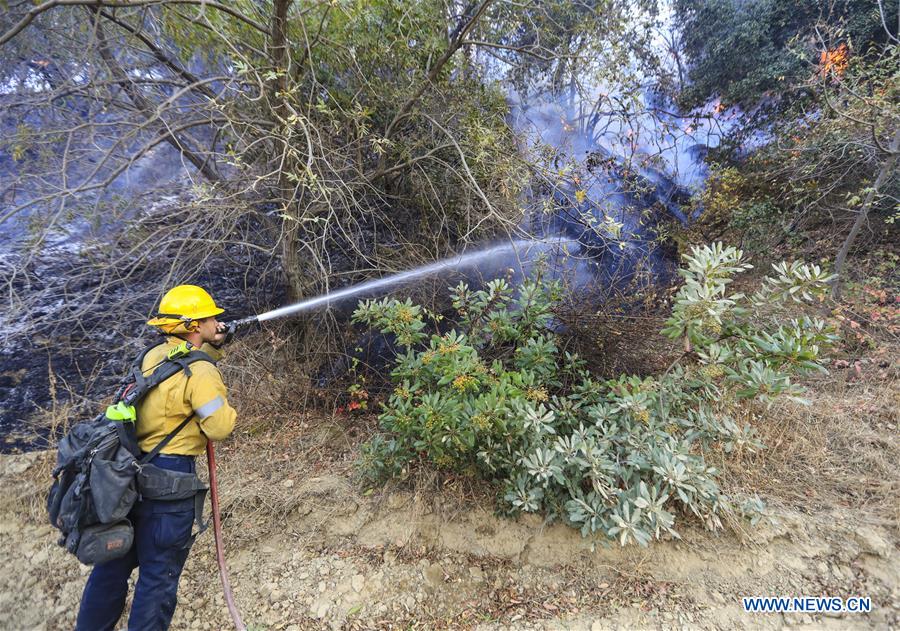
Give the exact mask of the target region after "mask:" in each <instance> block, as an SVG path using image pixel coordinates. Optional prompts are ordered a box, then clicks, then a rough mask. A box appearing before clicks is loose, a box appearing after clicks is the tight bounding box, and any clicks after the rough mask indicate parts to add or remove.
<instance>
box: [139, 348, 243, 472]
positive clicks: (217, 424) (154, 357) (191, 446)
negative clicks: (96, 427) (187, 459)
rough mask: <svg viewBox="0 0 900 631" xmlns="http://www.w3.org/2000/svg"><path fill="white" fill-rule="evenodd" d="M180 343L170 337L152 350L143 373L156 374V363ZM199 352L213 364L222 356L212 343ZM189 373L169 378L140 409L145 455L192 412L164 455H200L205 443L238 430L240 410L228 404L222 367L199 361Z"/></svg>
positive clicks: (145, 398)
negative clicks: (210, 359) (221, 372)
mask: <svg viewBox="0 0 900 631" xmlns="http://www.w3.org/2000/svg"><path fill="white" fill-rule="evenodd" d="M182 341H183V340H181V339H179V338H177V337H174V336H173V337H167V338H166V343H165V344H160V345H159V346H157V347H156V348H153V349H151V350H150V351H149V352H148V353H147V355H146V356H145V357H144V362H143V364H142V365H141V369H142V370H143V371H144V374H145V375H150V374H152V373H153V369H154V368H155V367H156V366H157V364H159V363H160V362H161V361H162V360H163V359H164V358H165V357H166V355H167V354H168V352H169V351H170V350H171V349H172V348H173V347H175V346H177V345H178V344H181V343H182ZM200 350H201V351H203V352H204V353H206V354H208V355H209V356H210V357H212V358H213V359H215V360H218V359H221V357H222V353H221V351H219V350H217V349H215V348H213V347H212V346H210V345H209V344H204V345H203V346H202V347H200ZM190 371H191V376H190V377H188V376H187V375H186V374H185V373H184V372H179V373H177V374H175V375H173V376H172V377H169V378H168V379H167V380H165V381H163V382H162V383H161V384H159V385H158V386H157V387H156V388H154V389H152V390H151V391H150V392H149V393H147V396H145V397H144V400H143V401H141V403H140V405H138V407H137V437H138V444H139V445H140V448H141V449H142V450H143V451H150V450H151V449H153V448H154V447H155V446H156V445H157V444H159V442H160V441H161V440H162V439H163V438H165V436H166V435H167V434H169V432H171V431H172V430H174V429H175V428H176V427H178V425H179V424H180V423H181V422H182V421H183V420H184V419H186V418H187V417H188V416H190V415H191V414H194V420H193V421H191V422H190V423H188V424H187V425H186V426H185V427H184V428H183V429H182V430H181V431H180V432H178V434H177V435H176V436H175V437H174V438H173V439H172V440H171V442H169V444H168V445H166V446H165V447H164V448H163V449H162V452H161V453H164V454H180V455H184V456H196V455H198V454H201V453H203V451H204V450H205V449H206V441H207V440H222V439H223V438H226V437H227V436H228V435H229V434H230V433H231V431H232V430H233V429H234V421H235V418H237V412H235V410H234V408H232V407H231V406H230V405H228V399H227V398H226V390H225V384H224V383H223V382H222V375H221V374H220V373H219V369H218V368H216V367H215V365H214V364H211V363H210V362H208V361H197V362H194V363H192V364H191V365H190Z"/></svg>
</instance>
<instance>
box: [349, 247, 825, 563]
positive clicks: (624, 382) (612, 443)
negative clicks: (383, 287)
mask: <svg viewBox="0 0 900 631" xmlns="http://www.w3.org/2000/svg"><path fill="white" fill-rule="evenodd" d="M684 261H685V267H684V269H682V270H681V274H682V276H683V277H684V286H683V287H682V288H681V290H680V291H679V292H678V294H677V296H676V301H675V305H674V308H673V311H672V315H671V317H670V318H669V320H668V321H667V326H666V328H665V329H664V331H663V333H665V334H666V335H668V336H669V337H672V338H682V339H683V340H684V343H685V346H686V348H687V349H688V350H687V351H686V353H685V355H684V357H682V358H681V360H679V361H677V362H675V363H674V364H673V366H672V368H671V369H670V370H668V371H667V372H666V373H665V374H662V375H659V376H656V377H647V378H640V377H634V376H622V377H620V378H618V379H615V380H609V381H606V382H602V383H601V382H598V381H596V380H595V379H593V378H592V376H591V373H590V372H589V371H587V370H586V369H585V367H584V363H583V361H581V360H580V359H579V358H578V357H576V356H574V355H571V354H569V353H567V352H565V351H564V350H562V349H561V348H560V345H559V340H558V338H557V336H556V335H555V334H554V332H553V330H552V328H553V324H554V315H553V310H554V307H556V306H557V305H558V304H559V303H560V301H561V300H562V297H563V293H562V287H561V286H560V284H559V283H558V282H556V281H544V280H542V279H541V278H540V277H537V278H535V279H533V280H530V281H527V282H525V283H523V284H522V285H521V286H520V287H519V288H518V290H517V291H514V289H513V288H512V287H510V286H509V285H508V284H507V283H506V282H505V281H503V280H494V281H491V282H490V283H488V284H487V286H486V288H485V289H483V290H479V291H472V290H470V289H469V288H468V287H467V286H466V285H464V284H460V285H459V286H457V287H456V288H455V289H454V290H453V305H454V308H455V309H456V312H457V314H458V316H459V319H458V322H457V325H458V326H457V328H455V329H453V330H451V331H449V332H447V333H444V334H437V333H434V334H428V333H426V328H427V326H428V325H427V324H426V318H432V319H437V318H434V316H431V315H430V314H428V313H427V312H426V311H425V310H424V309H422V308H421V307H419V306H417V305H414V304H412V303H411V302H410V301H409V300H407V301H406V302H400V301H397V300H395V299H384V300H381V301H366V302H363V303H360V305H359V308H358V309H357V311H356V312H355V314H354V318H355V320H356V321H358V322H364V323H367V324H369V325H370V326H373V327H376V328H378V329H379V330H381V331H382V332H384V333H389V334H393V335H394V336H396V339H397V341H398V343H399V344H400V345H401V346H402V347H403V349H404V350H403V352H402V353H401V354H399V355H398V357H397V358H396V364H395V366H394V369H393V372H392V376H393V380H394V382H395V384H396V389H395V390H394V392H393V394H392V395H391V396H390V398H389V400H388V401H387V403H386V404H384V405H383V413H382V414H381V416H380V423H381V427H382V429H383V433H382V434H380V435H378V436H376V437H375V438H374V439H373V440H371V441H370V442H369V443H368V444H366V445H365V447H364V449H363V456H362V459H361V468H362V471H363V473H364V474H365V475H367V476H368V477H369V478H371V479H376V480H377V479H384V478H387V477H391V476H398V475H403V474H405V473H407V472H408V467H409V465H410V464H411V463H413V462H415V461H419V460H424V461H428V462H431V463H432V464H433V465H435V466H437V467H438V468H445V469H453V470H457V471H464V472H469V473H473V474H477V475H479V476H481V477H482V478H484V479H486V480H490V481H494V482H496V483H498V484H499V485H500V486H501V489H502V490H501V492H500V497H501V505H502V506H503V507H504V509H505V510H506V511H507V512H509V513H518V512H544V513H546V514H547V515H548V517H550V518H561V519H563V520H564V521H566V522H567V523H569V524H571V525H572V526H574V527H577V528H580V529H581V532H582V534H584V535H588V534H592V533H600V534H602V535H605V536H608V537H610V538H614V539H617V540H618V541H620V542H621V543H622V544H626V543H629V542H637V543H639V544H642V545H646V544H647V543H648V542H649V541H650V540H651V539H653V538H659V537H661V536H663V535H664V534H668V535H672V536H677V533H676V532H675V530H674V524H675V517H676V513H678V512H679V511H680V512H690V513H692V514H694V515H696V516H697V517H699V518H700V519H701V520H702V521H703V523H704V524H705V525H706V526H707V527H708V528H717V527H719V526H720V525H721V522H720V516H721V515H722V514H723V512H725V511H728V510H735V509H737V507H736V506H734V504H735V502H734V501H733V500H732V499H731V498H728V497H726V496H725V495H724V494H723V493H722V492H721V491H720V489H719V487H718V485H717V483H716V471H715V469H714V468H712V467H710V466H709V465H708V464H707V463H706V461H705V459H704V457H703V453H704V450H707V449H709V448H713V447H716V448H721V449H723V450H724V451H726V452H732V451H736V450H755V449H758V448H760V447H761V445H760V443H759V441H758V440H757V438H756V435H755V432H754V430H753V428H752V427H750V426H748V425H743V426H742V425H740V424H739V423H738V422H737V421H736V420H735V418H734V417H733V415H732V414H731V412H732V411H733V410H734V409H735V406H736V405H737V404H738V402H739V401H740V400H741V399H750V398H753V399H755V400H757V401H762V402H770V401H771V400H773V399H774V398H775V397H777V396H779V395H782V396H790V397H798V396H799V395H800V393H801V389H800V388H799V387H798V386H797V385H796V384H795V383H793V382H792V380H791V379H792V376H794V375H796V374H798V373H803V372H806V371H810V370H821V367H820V364H819V355H820V352H821V349H822V348H823V346H824V345H825V344H827V343H829V342H830V340H831V335H830V333H828V332H827V331H826V329H825V325H824V323H823V322H822V321H821V320H818V319H814V318H810V317H806V316H804V317H800V318H799V319H785V317H784V312H785V309H784V306H785V303H789V302H810V301H812V300H813V299H815V298H816V297H818V296H822V295H823V293H824V292H825V290H826V283H827V281H828V278H826V277H825V275H824V274H823V273H822V272H821V270H820V269H819V268H818V267H816V266H814V265H803V264H799V263H793V264H785V263H782V264H780V265H776V266H774V274H773V275H771V276H768V277H766V278H765V279H764V280H763V282H762V286H761V287H760V288H759V290H758V291H756V292H755V293H754V294H753V295H750V296H745V295H743V294H740V293H729V291H728V288H729V285H730V284H731V282H732V279H733V277H734V276H735V275H737V274H739V273H741V272H744V271H746V270H747V269H749V268H750V267H751V266H750V265H749V264H747V263H746V262H745V261H744V257H743V255H742V253H741V252H740V251H739V250H736V249H734V248H732V247H723V246H722V245H720V244H717V245H713V246H703V247H696V248H694V249H693V250H692V253H691V254H690V255H687V256H685V257H684Z"/></svg>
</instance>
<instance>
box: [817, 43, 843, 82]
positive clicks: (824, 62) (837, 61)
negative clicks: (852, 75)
mask: <svg viewBox="0 0 900 631" xmlns="http://www.w3.org/2000/svg"><path fill="white" fill-rule="evenodd" d="M849 57H850V51H849V49H848V48H847V45H846V44H841V45H840V46H838V47H837V48H833V49H831V50H823V51H822V54H821V55H820V56H819V68H820V69H819V73H820V74H821V76H822V77H825V76H827V75H828V73H829V72H834V73H835V74H836V75H837V76H838V77H840V76H841V75H842V74H844V71H845V70H847V60H848V58H849Z"/></svg>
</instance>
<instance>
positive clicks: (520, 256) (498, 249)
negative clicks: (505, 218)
mask: <svg viewBox="0 0 900 631" xmlns="http://www.w3.org/2000/svg"><path fill="white" fill-rule="evenodd" d="M575 243H576V242H575V240H574V239H567V238H561V237H560V238H549V239H539V240H529V239H518V240H515V241H511V242H509V243H503V244H499V245H494V246H491V247H488V248H484V249H481V250H476V251H474V252H467V253H463V254H460V255H457V256H452V257H449V258H445V259H441V260H440V261H435V262H434V263H429V264H428V265H422V266H420V267H416V268H413V269H411V270H408V271H405V272H398V273H396V274H391V275H390V276H385V277H383V278H376V279H374V280H370V281H366V282H364V283H360V284H358V285H353V286H351V287H347V288H344V289H339V290H337V291H333V292H328V293H325V294H322V295H320V296H316V297H314V298H307V299H306V300H302V301H300V302H297V303H294V304H291V305H286V306H284V307H280V308H278V309H272V310H271V311H266V312H265V313H261V314H259V315H258V316H257V317H256V320H257V321H259V322H265V321H267V320H274V319H276V318H282V317H285V316H288V315H293V314H295V313H301V312H303V311H308V310H311V309H315V308H316V307H320V306H323V305H329V304H332V303H336V302H339V301H342V300H345V299H347V298H353V297H363V296H365V295H368V294H373V293H375V292H377V291H379V290H384V289H387V288H389V287H395V286H398V285H400V284H402V283H405V282H408V281H411V280H415V279H418V278H424V277H427V276H431V275H434V274H437V273H440V272H449V271H456V272H458V271H462V270H465V269H471V268H476V267H477V268H482V267H484V266H485V265H486V264H488V263H490V262H491V261H492V260H495V261H496V262H498V263H502V264H507V263H508V262H509V260H510V259H512V258H515V260H516V264H517V266H518V269H517V270H515V271H516V272H518V273H522V272H523V271H524V269H525V267H526V266H527V265H529V264H532V263H534V262H536V260H537V256H535V255H541V254H546V253H548V251H550V250H552V249H553V248H554V247H555V248H557V249H558V250H563V249H566V251H565V254H569V253H571V252H570V250H569V249H568V247H569V246H572V245H574V244H575ZM560 253H562V252H560Z"/></svg>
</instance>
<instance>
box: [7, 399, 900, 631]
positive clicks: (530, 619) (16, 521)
mask: <svg viewBox="0 0 900 631" xmlns="http://www.w3.org/2000/svg"><path fill="white" fill-rule="evenodd" d="M885 387H887V389H885ZM891 388H893V386H891V384H890V383H888V384H883V385H882V386H880V387H879V388H878V389H877V391H876V393H877V394H878V395H879V397H880V398H879V397H873V392H872V391H866V390H863V391H860V392H856V393H855V394H853V393H852V392H849V393H848V394H847V397H846V398H845V401H846V402H847V403H848V406H847V407H848V408H853V406H851V405H850V404H851V403H853V402H854V401H856V399H855V398H854V397H862V398H863V399H864V400H866V401H881V403H879V404H878V405H879V408H878V410H876V411H875V412H872V413H870V414H869V415H868V416H866V417H860V416H855V417H854V415H853V414H851V413H850V412H848V413H847V416H843V417H841V418H842V421H841V422H842V423H845V424H846V423H849V422H854V423H858V424H859V426H860V427H859V432H861V434H860V435H866V436H870V435H871V434H873V433H874V434H877V435H878V437H879V440H880V441H881V442H880V443H878V442H876V443H872V442H868V443H867V445H865V446H864V447H865V448H866V449H867V450H880V451H879V452H878V454H876V453H875V452H870V456H871V459H872V462H871V463H869V464H868V465H865V466H863V465H859V467H860V468H859V469H858V470H857V468H856V467H857V463H855V461H854V462H849V461H848V463H849V465H852V466H851V468H850V470H852V471H853V476H856V482H855V484H858V485H859V486H858V488H861V489H867V490H871V489H876V491H877V492H868V493H866V494H863V495H864V496H861V497H859V498H856V497H854V496H852V495H847V494H844V493H843V490H842V488H843V487H840V486H835V485H833V484H832V485H831V486H828V484H830V482H829V480H830V478H829V477H828V470H829V467H830V466H831V463H832V462H833V461H835V459H841V458H851V459H852V458H853V457H854V456H853V455H852V452H846V453H845V451H842V449H844V447H845V445H843V443H842V441H840V440H836V439H835V438H834V435H832V434H830V433H829V432H830V431H831V430H828V428H829V427H830V425H829V424H828V423H837V420H835V419H836V417H835V418H832V419H831V421H828V422H826V421H823V420H822V419H821V418H818V419H817V421H816V422H817V423H819V424H820V425H821V427H823V436H826V437H828V440H824V439H823V440H822V441H812V443H809V444H808V443H797V442H792V440H791V436H792V435H793V436H799V435H800V433H801V431H800V428H801V427H802V426H801V425H797V423H799V422H802V420H803V419H802V417H801V415H798V414H791V413H790V410H781V411H780V413H784V414H789V416H785V417H783V421H779V422H778V423H773V426H772V427H771V428H769V430H771V431H770V432H769V433H768V434H767V435H768V436H769V439H770V440H776V437H775V436H774V434H773V433H772V432H774V428H776V427H781V428H783V433H784V434H785V437H782V438H781V439H777V440H779V441H780V442H778V444H774V445H773V446H772V448H771V449H770V453H771V456H770V461H769V462H770V464H769V465H768V466H769V471H770V473H769V475H770V476H771V477H772V478H773V479H774V478H776V477H777V478H778V479H777V480H773V484H772V485H770V486H769V487H767V486H766V481H765V476H764V475H760V470H759V469H758V470H757V471H756V472H755V474H754V475H753V476H751V477H752V478H753V480H752V483H753V484H754V485H755V486H756V487H757V488H760V487H762V489H763V495H764V499H766V501H767V503H768V516H767V518H766V519H764V520H762V521H761V522H760V523H759V524H758V525H756V526H754V527H752V528H751V527H746V528H743V529H737V530H728V531H725V532H721V533H717V534H714V533H708V532H705V531H702V530H699V529H697V528H696V527H695V526H692V525H691V524H690V520H689V519H687V518H684V519H683V520H682V522H681V524H682V526H681V528H680V531H681V534H682V537H683V539H682V540H681V541H666V542H661V543H657V544H654V545H651V546H650V547H649V548H646V549H642V548H638V547H629V548H624V549H623V548H620V547H618V546H615V545H612V546H605V545H603V544H602V543H599V542H592V541H591V540H589V539H583V538H582V537H581V536H580V535H579V534H578V533H577V532H576V531H574V530H572V529H570V528H568V527H566V526H564V525H560V524H556V525H549V526H548V525H542V523H541V521H540V519H538V518H536V517H528V518H522V519H518V520H514V521H513V520H508V519H504V518H500V517H497V516H495V515H494V514H493V512H492V504H491V501H490V498H489V497H487V496H485V495H484V492H483V491H479V490H478V487H477V486H474V485H472V484H471V482H470V481H468V480H467V479H465V478H453V477H446V476H433V475H432V476H424V477H426V478H428V479H427V480H425V481H422V477H420V479H419V480H420V481H419V482H418V483H417V484H416V485H412V484H409V483H407V484H405V485H404V484H398V485H392V486H389V487H388V488H385V489H367V488H365V487H360V486H359V485H357V484H355V483H354V482H353V481H352V479H353V478H352V474H353V467H352V459H353V457H354V456H353V454H354V448H355V445H356V444H357V443H358V442H359V440H361V439H362V438H363V437H364V436H365V435H366V432H367V430H366V429H365V425H366V423H367V422H368V421H370V419H353V420H349V419H344V420H340V419H338V420H337V421H329V420H322V419H318V420H315V419H312V420H311V419H309V418H307V419H294V421H292V422H290V423H283V424H281V425H280V426H278V428H277V430H273V429H269V430H265V431H263V430H260V429H259V427H258V426H254V425H252V424H249V425H247V426H245V427H246V428H247V429H246V430H245V431H242V432H239V434H238V435H237V436H236V437H235V438H234V439H232V440H231V441H230V442H229V443H226V444H225V445H223V446H222V447H221V448H220V450H219V454H220V455H219V457H220V460H221V464H220V478H221V480H222V488H221V495H222V497H223V503H224V506H223V509H224V514H225V531H226V546H227V558H228V563H229V566H230V569H231V579H232V584H233V585H234V588H235V594H236V598H237V602H238V604H239V606H240V608H241V609H242V611H243V614H244V618H245V621H246V622H247V623H248V627H249V628H250V629H254V630H257V631H259V630H262V629H279V630H280V629H291V630H296V629H397V628H399V629H434V628H453V629H457V628H474V629H484V630H487V629H591V630H592V631H593V630H595V629H620V628H640V629H645V628H708V629H741V628H772V629H777V628H785V627H786V628H806V629H852V628H881V629H889V628H898V626H900V554H898V541H900V537H898V531H897V522H896V518H897V505H896V499H897V496H896V491H897V488H898V486H897V476H896V467H895V466H892V465H891V464H890V463H891V459H892V458H894V456H895V455H896V454H897V453H898V452H897V449H898V443H897V431H896V430H897V425H896V408H893V410H894V411H891V408H889V407H888V408H885V407H884V405H887V406H890V405H891V401H895V398H894V397H895V395H894V394H892V390H891ZM825 403H827V402H826V401H819V400H817V401H816V402H815V403H814V406H813V409H814V410H815V409H818V410H819V412H820V413H821V412H822V409H823V408H822V406H824V405H825ZM817 406H818V407H817ZM855 409H858V408H855ZM842 414H843V412H842ZM886 419H887V420H886ZM870 420H871V422H870ZM825 430H828V431H825ZM805 440H807V441H808V440H809V437H808V436H807V437H805ZM798 444H800V445H803V446H805V447H804V448H806V449H807V450H808V451H809V450H810V449H812V448H813V447H814V448H815V449H821V450H822V453H819V454H812V452H811V451H810V453H808V454H807V455H803V454H799V453H796V452H792V451H791V449H790V448H789V446H790V445H794V446H796V445H798ZM810 445H811V446H810ZM858 447H860V446H859V445H856V446H854V447H853V448H854V449H857V448H858ZM847 454H850V455H847ZM876 455H877V457H876ZM787 457H789V458H790V460H779V459H780V458H787ZM50 460H51V454H50V453H49V452H36V453H31V454H21V455H4V456H0V564H2V567H3V568H4V570H3V571H2V573H0V628H4V629H48V630H49V629H70V628H71V627H72V626H73V623H74V619H75V615H76V611H77V607H78V601H79V598H80V593H81V590H82V587H83V585H84V581H85V578H86V575H87V572H88V571H89V568H87V567H83V566H80V565H79V564H78V562H77V561H76V560H75V559H74V557H72V556H68V555H66V554H64V552H63V551H62V549H61V548H58V547H57V546H56V545H55V538H56V537H55V533H54V531H53V530H52V528H51V527H50V526H49V525H45V524H44V523H43V521H42V520H43V519H44V513H43V507H42V503H43V493H44V491H45V487H46V486H47V480H48V476H49V468H50ZM893 463H894V465H895V464H896V460H893ZM754 466H757V467H765V466H766V464H765V462H764V461H760V462H756V463H755V464H754ZM884 466H887V468H885V469H882V468H881V467H884ZM791 468H794V469H796V470H798V471H801V470H803V471H805V470H806V469H810V470H814V471H815V472H817V475H818V477H817V478H815V479H816V480H818V482H817V483H818V484H820V485H825V486H821V488H819V490H818V491H815V492H810V491H809V489H808V485H809V483H810V482H809V479H807V478H805V477H803V475H801V474H800V473H798V476H799V477H798V478H797V480H796V481H792V482H791V484H790V489H792V492H788V491H787V490H786V489H787V486H786V485H785V481H786V480H787V478H786V477H785V476H786V475H787V472H788V471H789V470H790V469H791ZM764 470H765V469H763V471H764ZM885 471H888V472H892V473H885ZM801 473H802V472H801ZM878 478H880V479H878ZM748 479H750V478H748ZM846 483H847V481H846V480H844V479H843V478H842V484H846ZM767 488H768V489H770V491H767ZM834 493H837V494H839V495H834ZM836 497H845V498H846V499H845V500H840V501H836V499H835V498H836ZM213 550H214V548H213V538H212V534H211V532H209V533H208V534H205V535H204V536H203V537H201V538H200V539H199V540H198V541H197V543H196V544H195V546H194V550H193V551H192V553H191V556H190V558H189V560H188V564H187V567H186V570H185V574H184V576H183V578H182V582H181V590H180V599H179V602H180V604H179V607H178V610H177V612H176V614H175V619H174V622H173V626H172V628H173V629H225V628H229V619H228V614H227V611H226V608H225V606H224V602H223V598H222V595H221V586H220V584H219V579H218V575H217V569H216V565H215V561H214V553H213ZM754 595H761V596H777V595H785V596H787V595H791V596H793V595H796V596H820V595H828V596H840V597H844V598H846V597H848V596H869V597H871V599H872V604H873V610H872V612H871V613H868V614H841V615H834V616H833V615H819V614H815V615H812V614H785V615H782V614H748V613H744V612H743V610H742V607H741V604H740V598H741V597H742V596H754ZM123 626H124V622H123Z"/></svg>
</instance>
